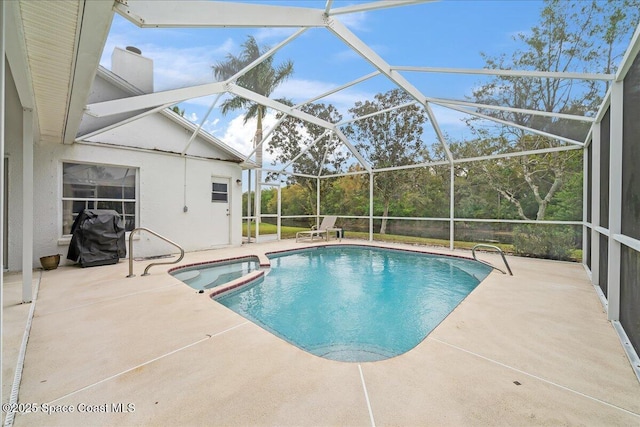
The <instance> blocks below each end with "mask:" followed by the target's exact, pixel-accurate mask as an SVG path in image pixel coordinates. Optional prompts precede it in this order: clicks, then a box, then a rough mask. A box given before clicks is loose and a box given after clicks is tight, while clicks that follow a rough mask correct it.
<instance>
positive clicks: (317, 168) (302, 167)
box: [266, 103, 347, 215]
mask: <svg viewBox="0 0 640 427" xmlns="http://www.w3.org/2000/svg"><path fill="white" fill-rule="evenodd" d="M301 111H303V112H305V113H308V114H311V115H313V116H314V117H318V118H320V119H322V120H325V121H327V122H330V123H338V122H339V121H341V120H342V115H341V114H340V113H339V112H338V110H337V109H336V108H335V107H334V106H333V105H326V104H322V103H318V104H306V105H304V106H302V107H301ZM277 117H278V119H280V118H282V113H279V114H278V116H277ZM325 131H326V129H325V128H323V127H320V126H318V125H314V124H313V123H309V122H305V121H303V120H300V119H297V118H295V117H291V116H287V117H285V118H284V120H283V121H282V122H281V123H280V125H279V126H278V127H277V128H276V129H275V131H274V132H273V135H272V137H271V141H270V143H269V146H268V147H267V148H266V150H267V152H268V153H270V154H272V155H273V156H274V161H273V164H274V165H275V164H277V163H281V164H287V163H289V162H290V161H291V160H293V159H296V157H298V155H299V154H300V153H301V152H302V150H306V152H305V153H304V154H303V155H301V156H300V157H298V158H297V159H296V161H295V162H294V163H293V165H292V167H293V171H294V172H295V173H300V174H305V175H312V176H319V175H325V174H327V173H335V172H338V171H340V170H341V169H342V166H343V165H344V163H345V161H346V160H347V153H345V152H343V151H340V150H339V147H340V146H341V143H340V141H339V140H338V139H337V138H336V137H335V136H333V135H329V134H327V135H324V136H323V134H324V133H325ZM314 141H315V142H314ZM294 183H296V184H299V185H300V186H302V187H303V188H305V189H306V195H307V197H306V202H305V204H304V213H305V214H307V215H309V214H315V204H316V191H317V179H314V178H306V177H303V176H295V175H294V176H290V177H289V178H288V184H294ZM327 185H328V182H327V181H326V180H322V182H321V186H322V187H323V188H322V189H321V191H322V190H324V189H325V187H327Z"/></svg>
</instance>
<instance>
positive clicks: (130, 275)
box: [127, 227, 184, 277]
mask: <svg viewBox="0 0 640 427" xmlns="http://www.w3.org/2000/svg"><path fill="white" fill-rule="evenodd" d="M139 231H146V232H147V233H151V234H153V235H154V236H156V237H158V238H160V239H162V240H164V241H165V242H167V243H169V244H171V245H173V246H175V247H176V248H178V249H180V256H179V257H178V259H176V260H174V261H168V262H152V263H151V264H149V265H147V267H146V268H145V269H144V273H142V275H143V276H148V275H149V269H150V268H151V267H153V266H154V265H163V264H177V263H179V262H180V261H182V258H184V249H182V246H180V245H179V244H177V243H175V242H172V241H171V240H169V239H167V238H166V237H164V236H162V235H161V234H158V233H156V232H155V231H153V230H150V229H148V228H146V227H138V228H134V229H133V230H131V233H129V275H128V276H127V277H135V274H133V235H134V234H135V233H136V232H139Z"/></svg>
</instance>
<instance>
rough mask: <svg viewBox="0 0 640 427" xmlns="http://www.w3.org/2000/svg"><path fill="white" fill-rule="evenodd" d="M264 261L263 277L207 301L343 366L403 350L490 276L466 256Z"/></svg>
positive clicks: (375, 251)
mask: <svg viewBox="0 0 640 427" xmlns="http://www.w3.org/2000/svg"><path fill="white" fill-rule="evenodd" d="M269 258H271V270H270V272H269V273H268V274H267V275H266V276H264V277H262V278H260V279H259V280H256V281H255V282H253V283H252V284H250V285H247V286H244V287H242V288H238V289H236V290H234V291H231V292H228V293H224V294H221V295H217V296H215V297H213V298H214V299H215V300H216V301H218V302H219V303H221V304H223V305H225V306H227V307H229V308H230V309H232V310H233V311H235V312H237V313H239V314H241V315H242V316H244V317H246V318H247V319H249V320H251V321H253V322H254V323H256V324H258V325H260V326H262V327H263V328H265V329H267V330H268V331H270V332H272V333H273V334H275V335H277V336H279V337H281V338H283V339H285V340H286V341H288V342H290V343H291V344H294V345H296V346H297V347H299V348H301V349H303V350H306V351H308V352H309V353H312V354H315V355H317V356H321V357H324V358H327V359H332V360H339V361H347V362H365V361H376V360H383V359H387V358H390V357H394V356H397V355H400V354H402V353H405V352H407V351H409V350H410V349H412V348H413V347H415V346H416V345H418V344H419V343H420V342H421V341H422V340H423V339H424V338H425V337H426V336H427V335H428V334H429V333H430V332H431V331H432V330H433V329H434V328H435V327H436V326H437V325H438V324H439V323H440V322H441V321H442V320H443V319H444V318H445V317H446V316H447V315H448V314H449V313H450V312H451V311H452V310H453V309H454V308H455V307H456V306H457V305H458V304H459V303H460V302H461V301H462V300H463V299H464V298H465V297H466V296H467V295H468V294H469V293H470V292H471V291H472V290H473V289H475V287H476V286H477V285H478V284H479V283H480V282H481V281H482V280H483V279H484V278H485V277H486V276H487V275H488V274H489V272H490V271H491V268H490V267H488V266H486V265H484V264H481V263H479V262H476V261H472V260H467V259H461V258H454V257H447V256H439V255H430V254H422V253H416V252H409V251H398V250H388V249H380V248H372V247H364V246H362V247H358V246H341V245H333V246H327V247H316V248H312V249H308V250H302V251H295V252H288V253H280V254H275V255H271V256H269Z"/></svg>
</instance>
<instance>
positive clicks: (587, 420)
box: [3, 240, 640, 426]
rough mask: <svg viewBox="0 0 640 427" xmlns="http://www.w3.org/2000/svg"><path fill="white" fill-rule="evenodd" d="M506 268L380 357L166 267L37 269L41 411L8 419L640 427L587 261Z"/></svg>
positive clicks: (213, 255)
mask: <svg viewBox="0 0 640 427" xmlns="http://www.w3.org/2000/svg"><path fill="white" fill-rule="evenodd" d="M335 243H336V242H331V244H335ZM343 243H349V241H343ZM354 243H358V244H362V243H363V242H354ZM319 244H321V243H317V242H316V243H314V245H319ZM304 246H308V244H304V243H295V242H294V241H291V240H287V241H283V242H269V243H264V244H252V245H246V246H243V247H241V248H234V249H224V250H217V251H205V252H195V253H189V254H187V255H186V257H185V259H184V260H183V261H182V263H181V264H189V263H194V262H200V261H207V260H213V259H222V258H229V257H236V256H242V255H248V254H256V255H260V256H264V253H267V252H270V251H275V250H283V249H290V248H301V247H304ZM389 246H392V247H399V248H410V249H413V250H416V249H417V250H426V251H430V252H439V253H450V252H449V251H445V250H440V249H434V248H419V247H415V246H404V245H389ZM455 254H456V255H462V256H470V253H469V252H466V251H455ZM481 258H483V259H486V260H489V261H490V262H495V263H496V265H499V264H498V263H499V262H500V261H499V258H498V257H496V256H493V255H490V254H482V255H481ZM509 262H510V264H511V267H512V269H513V270H514V274H515V276H513V277H510V276H505V275H502V274H501V273H499V272H495V271H494V272H493V273H492V274H491V275H490V276H489V277H488V278H487V279H486V280H485V281H483V282H482V283H481V284H480V285H479V286H478V287H477V288H476V290H474V291H473V292H472V294H471V295H469V296H468V297H467V298H466V299H465V300H464V301H463V302H462V303H461V304H460V305H459V306H458V307H457V308H456V310H455V311H454V312H453V313H452V314H451V315H450V316H449V317H447V318H446V319H445V320H444V321H443V322H442V323H441V324H440V325H439V326H438V327H437V328H436V329H435V330H434V331H433V332H432V333H431V334H430V335H429V336H428V337H427V338H426V339H425V340H424V341H423V342H422V343H420V344H419V345H418V346H417V347H415V348H414V349H413V350H411V351H409V352H407V353H405V354H403V355H401V356H398V357H395V358H392V359H388V360H385V361H380V362H373V363H343V362H336V361H330V360H326V359H323V358H320V357H316V356H313V355H311V354H309V353H306V352H305V351H303V350H300V349H298V348H297V347H295V346H293V345H291V344H289V343H287V342H285V341H283V340H281V339H280V338H277V337H275V336H274V335H272V334H271V333H269V332H267V331H265V330H263V329H261V328H260V327H258V326H256V325H254V324H253V323H251V322H249V321H247V320H246V319H244V318H243V317H241V316H239V315H238V314H236V313H234V312H232V311H230V310H229V309H227V308H226V307H224V306H222V305H220V304H218V303H216V302H215V301H213V300H211V299H210V298H209V297H208V295H207V294H206V293H205V294H198V293H196V292H195V291H194V290H193V289H192V288H190V287H188V286H187V285H185V284H183V283H182V282H179V281H178V280H176V279H174V278H173V277H171V276H169V275H168V274H166V273H165V271H166V270H167V268H164V267H165V266H160V267H154V268H152V269H151V275H150V276H147V277H136V278H133V279H127V278H125V276H126V275H127V267H128V266H127V263H126V262H120V263H119V264H117V265H114V266H105V267H93V268H87V269H81V268H78V267H61V268H58V269H57V270H53V271H46V272H43V274H42V281H41V283H40V291H39V295H38V300H37V302H36V304H37V305H36V310H35V317H34V319H33V326H32V330H31V337H30V339H29V345H28V349H27V355H26V360H25V368H24V375H23V380H22V385H21V388H20V402H21V403H24V404H28V405H27V406H29V407H32V408H34V409H36V410H37V412H31V413H19V414H17V415H16V418H15V425H16V426H35V425H47V426H55V425H60V426H72V425H77V426H87V425H91V426H94V425H154V426H157V425H225V426H231V425H241V426H247V425H277V426H286V425H295V426H302V425H312V426H317V425H323V426H324V425H330V426H332V425H335V426H345V425H349V426H351V425H353V426H361V425H362V426H366V425H374V424H375V425H378V426H383V425H407V426H409V425H410V426H416V425H421V426H425V425H434V426H443V425H451V426H460V425H492V426H494V425H505V426H507V425H508V426H513V425H518V426H521V425H554V426H555V425H598V426H601V425H612V426H614V425H615V426H625V425H629V426H632V425H636V426H637V425H640V383H639V382H638V380H637V379H636V377H635V375H634V373H633V371H632V369H631V367H630V365H629V362H628V359H627V358H626V356H625V354H624V351H623V349H622V346H621V344H620V342H619V340H618V338H617V335H616V334H615V332H614V330H613V327H612V326H611V324H610V323H609V322H608V321H607V320H606V316H605V314H604V312H603V309H602V306H601V304H600V301H599V299H598V297H597V295H596V293H595V290H594V289H593V287H592V286H591V285H590V283H589V281H588V279H587V276H586V274H585V271H584V269H583V267H582V266H581V265H579V264H574V263H563V262H552V261H544V260H534V259H527V258H515V257H509ZM145 265H146V263H144V262H136V266H135V271H136V273H137V274H140V273H141V272H142V270H143V269H144V266H145ZM170 267H173V266H170ZM37 276H38V275H34V277H37ZM21 308H22V309H24V307H21ZM5 315H7V316H8V315H9V313H8V310H7V308H5ZM6 327H9V328H11V329H13V328H16V327H17V325H15V324H14V323H13V322H11V321H5V328H6ZM10 332H11V335H16V334H17V335H20V336H21V334H22V331H19V332H16V331H13V330H11V331H10ZM3 339H5V337H3ZM5 342H6V341H5ZM4 348H5V357H6V355H7V353H8V352H10V351H13V350H12V349H11V348H7V345H6V344H5V347H4ZM5 372H6V370H5V369H4V367H3V374H4V373H5ZM10 380H11V379H9V380H8V379H7V378H6V376H5V378H4V381H5V382H6V381H9V382H10ZM22 409H23V412H27V410H28V409H29V408H28V407H26V406H25V407H24V408H22ZM45 410H49V411H52V412H53V413H51V414H47V413H45V412H44V411H45Z"/></svg>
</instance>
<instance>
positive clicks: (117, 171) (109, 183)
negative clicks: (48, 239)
mask: <svg viewBox="0 0 640 427" xmlns="http://www.w3.org/2000/svg"><path fill="white" fill-rule="evenodd" d="M136 175H137V169H136V168H126V167H117V166H106V165H96V164H93V165H92V164H85V163H63V165H62V234H63V235H68V234H71V226H72V225H73V222H74V221H75V219H76V217H77V216H78V214H79V213H80V211H82V210H83V209H111V210H114V211H116V212H118V213H119V214H120V216H121V217H122V220H123V222H124V225H125V229H126V230H127V231H131V230H133V229H134V228H135V227H136V203H137V197H136Z"/></svg>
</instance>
